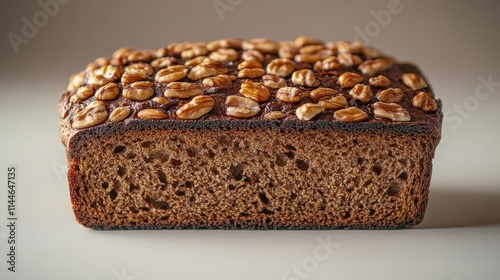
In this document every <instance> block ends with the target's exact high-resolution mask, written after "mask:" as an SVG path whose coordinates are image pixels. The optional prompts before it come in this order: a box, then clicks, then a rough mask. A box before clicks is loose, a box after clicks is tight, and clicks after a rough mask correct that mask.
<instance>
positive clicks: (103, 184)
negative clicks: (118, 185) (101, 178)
mask: <svg viewBox="0 0 500 280" xmlns="http://www.w3.org/2000/svg"><path fill="white" fill-rule="evenodd" d="M101 187H102V188H103V189H107V188H108V187H109V183H108V182H102V184H101Z"/></svg>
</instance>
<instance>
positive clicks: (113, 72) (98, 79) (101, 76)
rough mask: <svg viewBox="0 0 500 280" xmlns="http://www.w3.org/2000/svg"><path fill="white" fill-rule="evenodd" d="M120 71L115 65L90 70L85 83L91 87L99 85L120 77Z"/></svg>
mask: <svg viewBox="0 0 500 280" xmlns="http://www.w3.org/2000/svg"><path fill="white" fill-rule="evenodd" d="M121 75H122V72H121V70H120V69H118V68H117V67H115V66H112V65H107V66H103V67H101V68H99V69H96V70H94V71H92V74H91V75H90V77H89V78H88V80H87V83H88V84H89V85H90V86H92V87H100V86H103V85H105V84H107V83H111V82H113V81H115V80H116V79H118V78H120V76H121Z"/></svg>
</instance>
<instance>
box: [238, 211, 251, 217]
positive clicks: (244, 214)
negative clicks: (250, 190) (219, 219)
mask: <svg viewBox="0 0 500 280" xmlns="http://www.w3.org/2000/svg"><path fill="white" fill-rule="evenodd" d="M240 217H250V214H248V213H246V212H242V213H240Z"/></svg>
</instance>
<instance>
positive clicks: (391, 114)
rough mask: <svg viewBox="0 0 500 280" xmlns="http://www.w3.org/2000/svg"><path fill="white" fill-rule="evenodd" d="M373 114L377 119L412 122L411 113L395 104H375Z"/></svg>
mask: <svg viewBox="0 0 500 280" xmlns="http://www.w3.org/2000/svg"><path fill="white" fill-rule="evenodd" d="M373 114H374V115H375V117H377V118H383V119H389V120H393V121H399V122H407V121H410V119H411V117H410V113H408V111H406V110H405V109H404V108H403V107H401V106H399V105H398V104H395V103H384V102H375V104H373Z"/></svg>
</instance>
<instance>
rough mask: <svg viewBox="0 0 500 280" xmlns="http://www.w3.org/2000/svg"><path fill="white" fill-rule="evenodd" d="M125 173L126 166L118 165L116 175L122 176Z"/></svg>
mask: <svg viewBox="0 0 500 280" xmlns="http://www.w3.org/2000/svg"><path fill="white" fill-rule="evenodd" d="M125 173H127V168H125V167H123V166H118V175H120V176H123V175H125Z"/></svg>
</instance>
